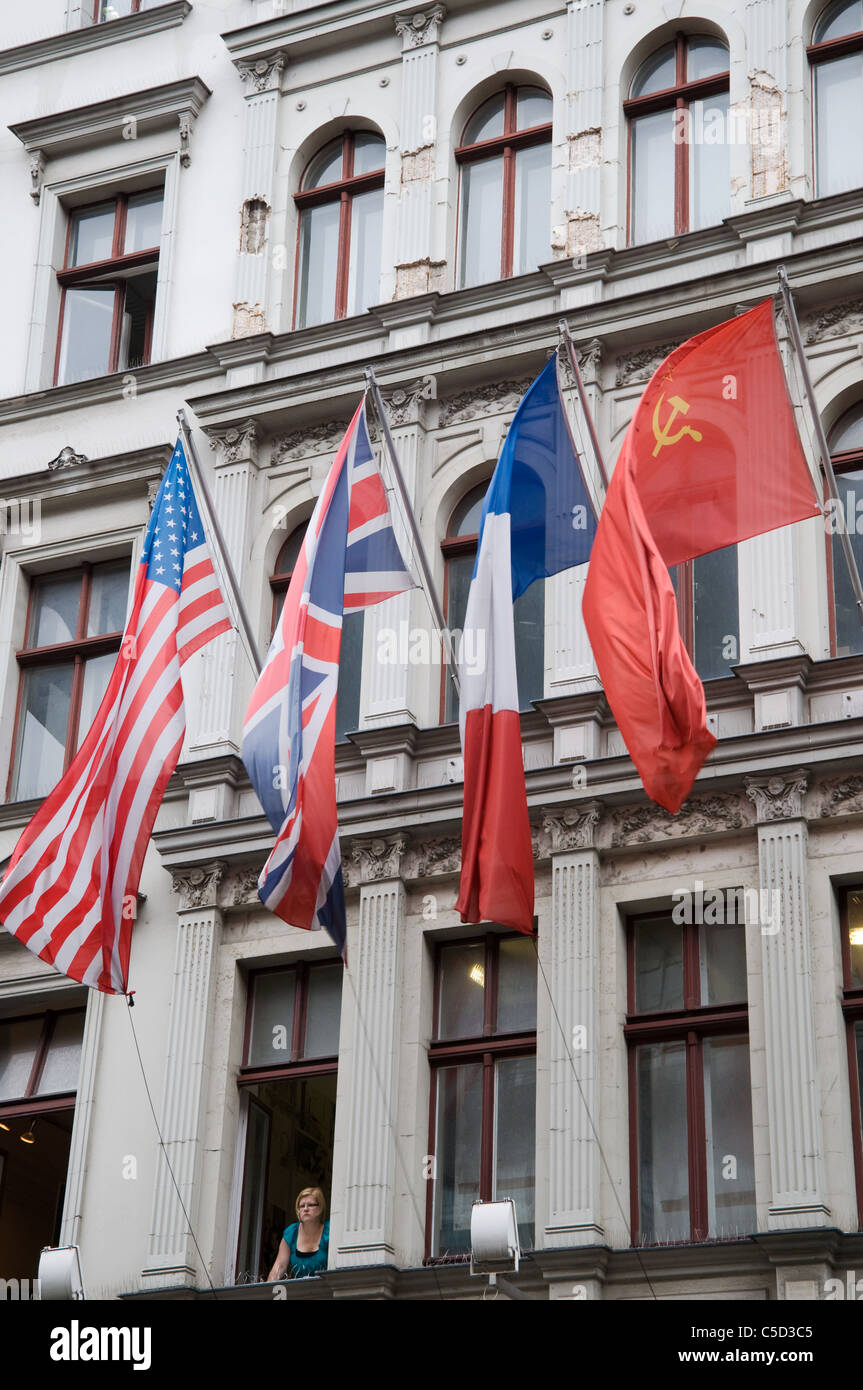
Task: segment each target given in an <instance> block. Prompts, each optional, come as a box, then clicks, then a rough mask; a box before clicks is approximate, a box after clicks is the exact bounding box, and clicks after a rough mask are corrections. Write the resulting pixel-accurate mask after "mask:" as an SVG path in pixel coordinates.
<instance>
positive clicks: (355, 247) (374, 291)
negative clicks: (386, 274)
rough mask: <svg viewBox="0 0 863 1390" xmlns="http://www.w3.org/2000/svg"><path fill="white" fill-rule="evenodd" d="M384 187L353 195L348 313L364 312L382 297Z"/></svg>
mask: <svg viewBox="0 0 863 1390" xmlns="http://www.w3.org/2000/svg"><path fill="white" fill-rule="evenodd" d="M383 219H384V190H383V189H382V188H375V189H373V190H372V192H371V193H360V194H359V195H358V196H357V197H355V198H352V199H351V258H350V263H349V274H348V306H347V307H348V313H349V314H362V313H364V311H365V310H366V309H368V308H369V307H370V305H372V304H377V303H379V302H380V297H381V232H382V229H383Z"/></svg>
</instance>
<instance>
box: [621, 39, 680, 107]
mask: <svg viewBox="0 0 863 1390" xmlns="http://www.w3.org/2000/svg"><path fill="white" fill-rule="evenodd" d="M676 74H677V49H676V46H675V45H674V44H673V43H669V44H666V45H665V47H664V48H659V49H657V51H656V52H655V53H652V54H651V55H650V57H649V58H648V59H647V61H646V62H645V63H642V65H641V67H640V68H639V69H638V72H637V73H636V74H635V80H634V81H633V84H632V90H631V92H630V96H634V97H646V96H649V94H650V93H651V92H664V91H667V89H668V88H669V87H673V86H674V84H675V77H676Z"/></svg>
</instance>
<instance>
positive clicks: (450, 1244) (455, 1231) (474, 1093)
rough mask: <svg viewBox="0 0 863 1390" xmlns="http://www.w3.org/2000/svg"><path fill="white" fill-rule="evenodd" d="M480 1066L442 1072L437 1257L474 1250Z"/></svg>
mask: <svg viewBox="0 0 863 1390" xmlns="http://www.w3.org/2000/svg"><path fill="white" fill-rule="evenodd" d="M481 1137H482V1065H481V1064H480V1063H471V1064H469V1065H468V1066H462V1067H440V1068H439V1069H438V1073H437V1134H436V1136H435V1156H436V1159H437V1181H436V1183H435V1231H436V1234H437V1240H436V1243H435V1251H434V1253H435V1254H436V1255H456V1254H458V1255H460V1254H464V1253H465V1252H466V1251H468V1250H470V1213H471V1207H472V1206H473V1204H474V1202H475V1201H477V1200H478V1198H479V1163H480V1141H481Z"/></svg>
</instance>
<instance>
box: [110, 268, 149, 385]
mask: <svg viewBox="0 0 863 1390" xmlns="http://www.w3.org/2000/svg"><path fill="white" fill-rule="evenodd" d="M155 303H156V275H155V272H154V273H151V274H149V275H135V276H133V277H132V279H130V280H127V281H126V288H125V294H124V296H123V317H122V321H121V324H120V351H119V354H118V358H117V370H118V371H121V372H122V371H123V370H124V369H125V368H127V367H143V366H144V365H145V363H147V362H149V360H150V329H151V326H152V323H153V310H154V307H155Z"/></svg>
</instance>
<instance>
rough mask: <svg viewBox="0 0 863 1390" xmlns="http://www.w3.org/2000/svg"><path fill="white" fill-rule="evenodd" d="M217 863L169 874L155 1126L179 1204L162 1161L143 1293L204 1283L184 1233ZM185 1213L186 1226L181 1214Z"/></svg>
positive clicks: (195, 1186) (191, 1187)
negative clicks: (167, 980)
mask: <svg viewBox="0 0 863 1390" xmlns="http://www.w3.org/2000/svg"><path fill="white" fill-rule="evenodd" d="M224 872H225V865H224V864H223V863H221V862H220V861H217V862H214V863H211V864H207V865H203V866H200V867H196V868H194V869H190V870H182V871H180V870H178V871H175V872H174V874H173V881H174V891H175V892H176V893H178V894H179V897H180V905H179V911H178V920H177V944H176V951H175V955H174V973H173V989H172V995H171V1013H170V1020H169V1023H168V1041H167V1056H166V1060H165V1085H164V1088H163V1092H162V1103H161V1107H159V1120H160V1123H161V1129H162V1138H163V1140H164V1143H165V1151H166V1153H167V1157H168V1160H169V1162H170V1164H171V1168H172V1170H173V1173H174V1177H175V1179H176V1182H177V1187H178V1188H179V1191H180V1195H181V1196H182V1202H183V1204H182V1205H181V1204H180V1199H179V1197H178V1195H177V1189H176V1188H175V1186H174V1183H173V1182H172V1180H171V1174H170V1173H169V1171H168V1166H167V1164H166V1163H165V1159H164V1156H163V1155H162V1154H161V1153H160V1155H159V1159H158V1165H157V1168H156V1181H155V1186H154V1192H153V1211H152V1217H151V1222H150V1235H149V1240H148V1243H147V1266H146V1268H145V1269H144V1270H143V1271H142V1273H141V1285H142V1287H143V1288H145V1289H158V1288H172V1287H176V1286H177V1285H187V1286H190V1287H194V1286H196V1285H198V1284H200V1283H204V1282H206V1275H205V1273H204V1271H203V1270H202V1269H201V1267H200V1258H199V1256H198V1254H197V1251H196V1249H195V1243H194V1240H193V1239H192V1235H191V1233H190V1231H189V1224H190V1223H191V1226H192V1229H193V1230H194V1231H195V1232H196V1234H198V1232H197V1214H198V1207H199V1196H200V1180H199V1179H200V1169H201V1156H202V1145H203V1124H204V1114H205V1108H206V1100H207V1088H208V1075H209V1071H208V1069H209V1062H208V1055H209V1047H208V1043H209V1034H210V1029H211V1013H212V1003H213V995H214V988H215V984H214V982H215V972H216V960H217V956H218V946H219V938H220V935H221V927H222V919H221V913H220V911H219V909H218V908H217V907H216V900H217V895H218V890H219V884H220V882H221V879H222V876H223V874H224ZM183 1206H185V1208H186V1212H187V1213H188V1220H187V1218H186V1215H185V1214H184V1212H183Z"/></svg>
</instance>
